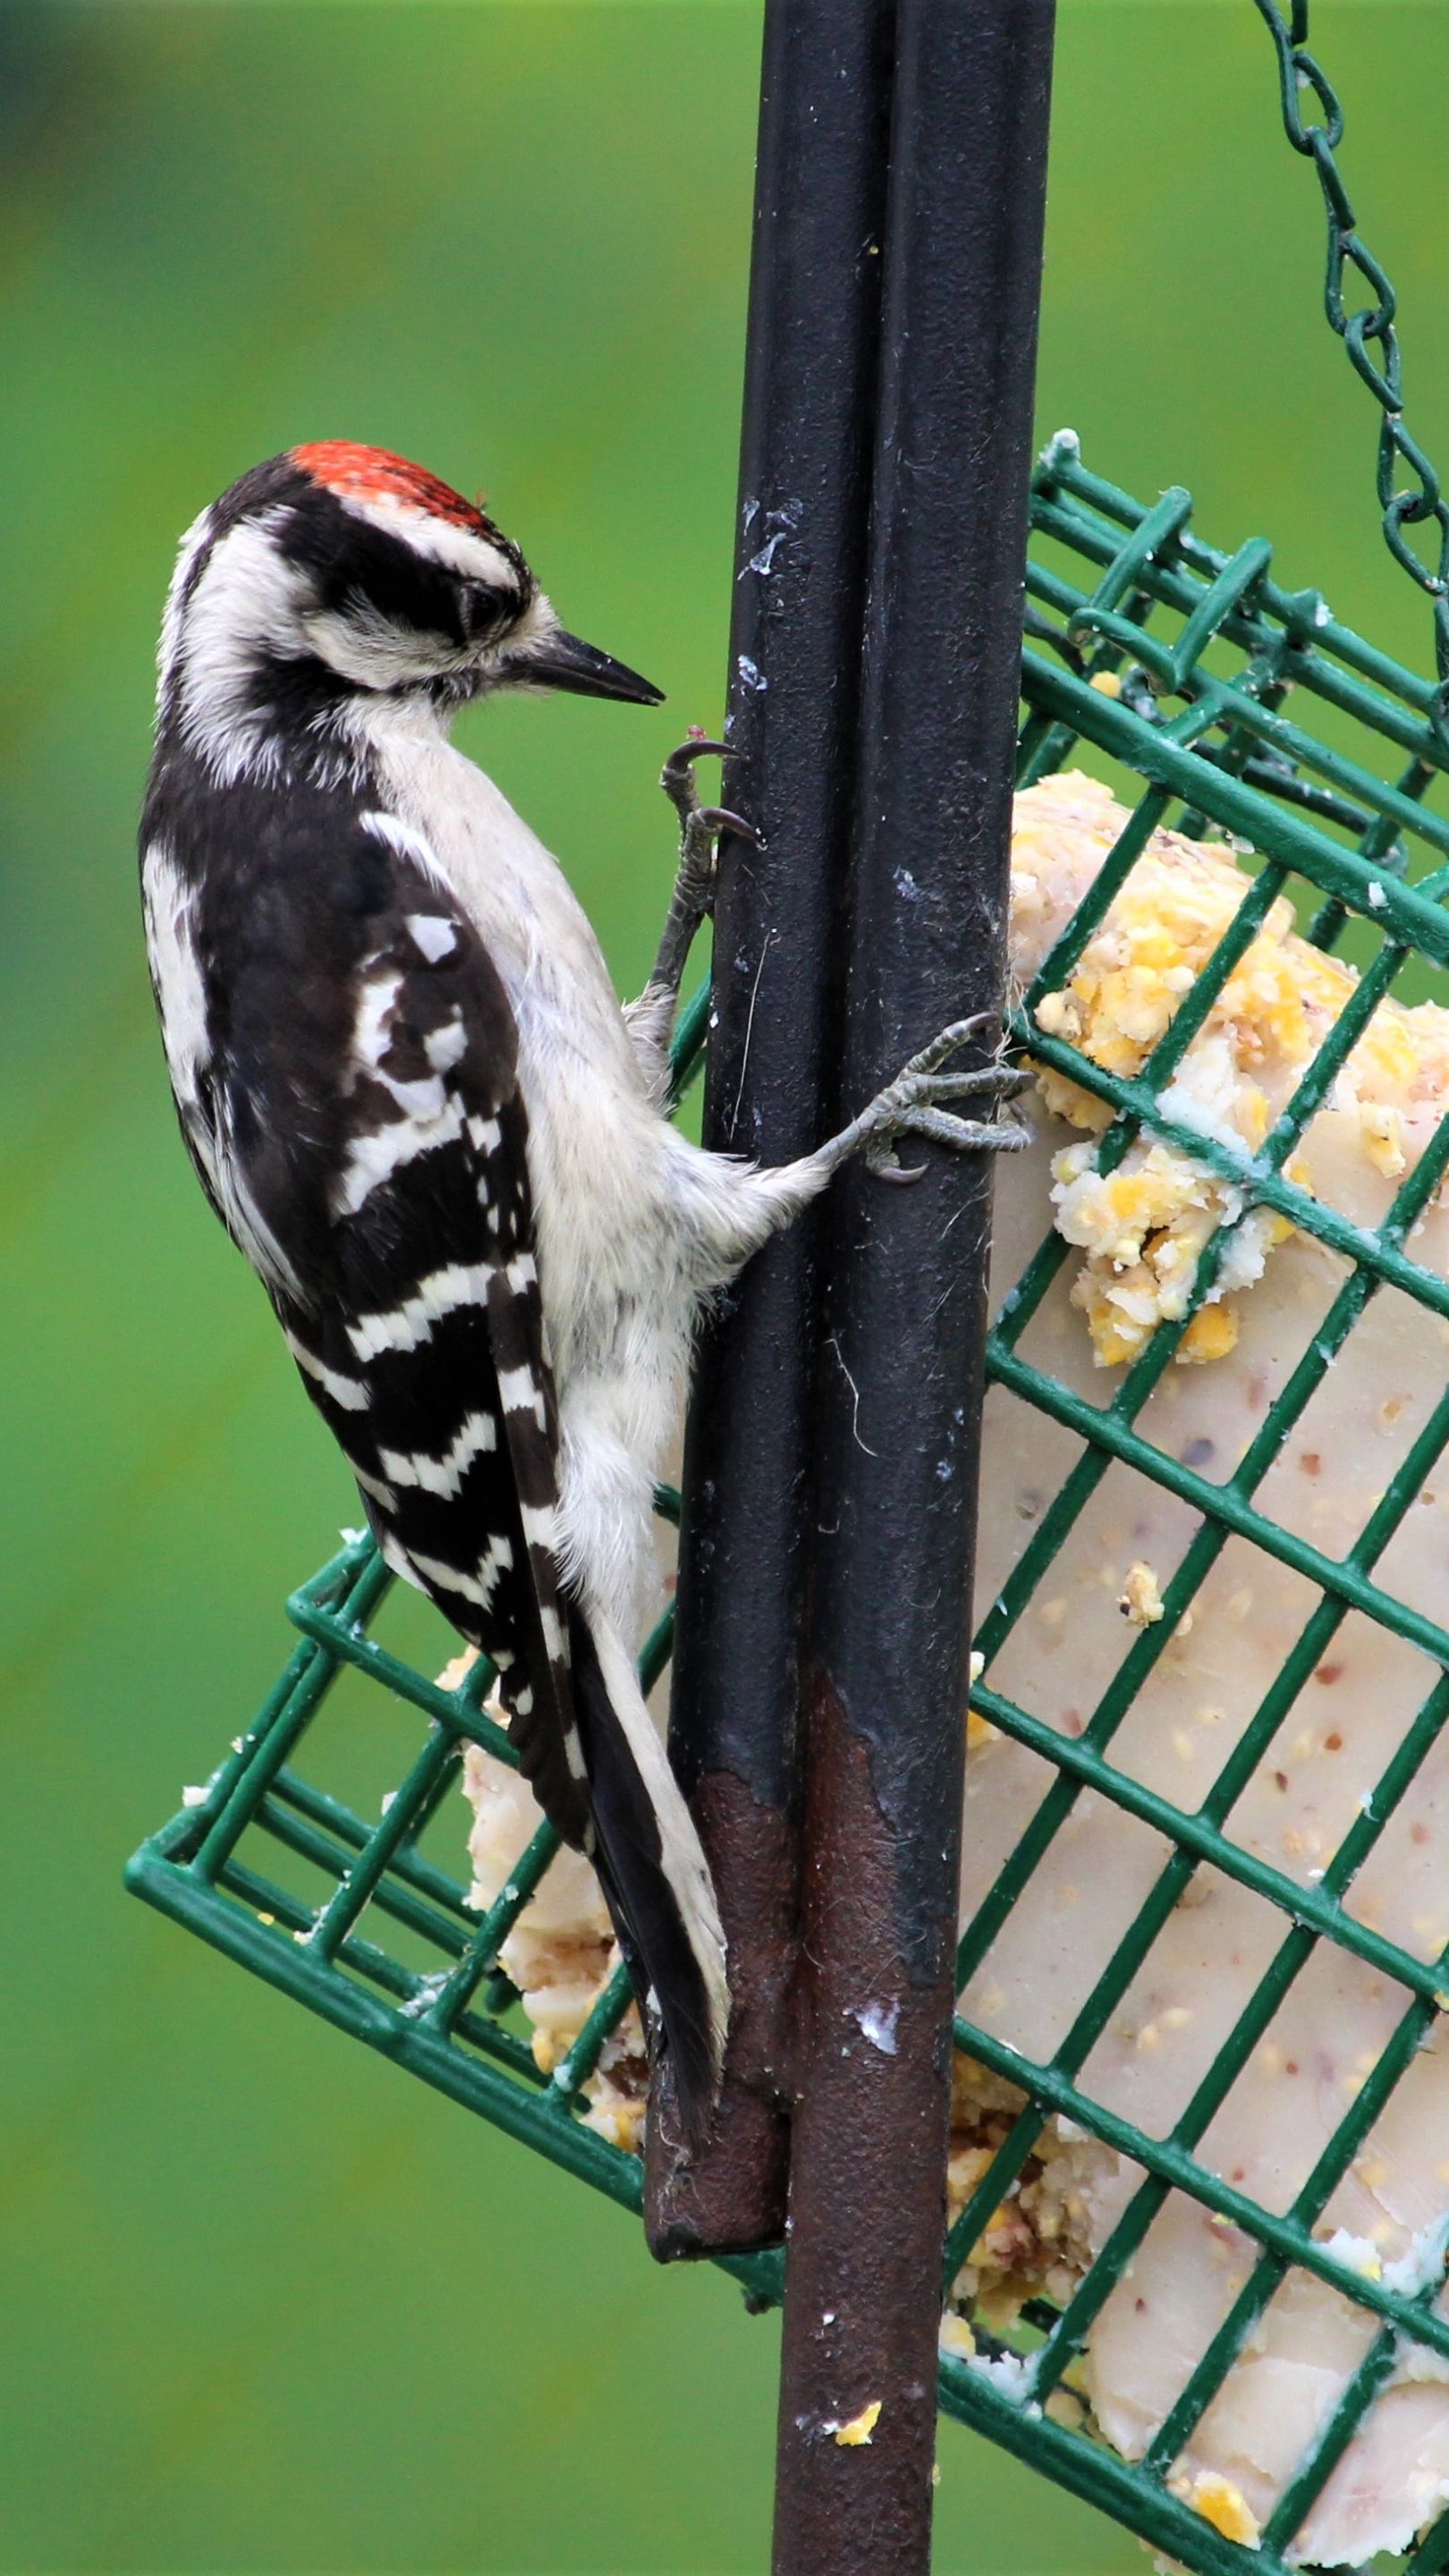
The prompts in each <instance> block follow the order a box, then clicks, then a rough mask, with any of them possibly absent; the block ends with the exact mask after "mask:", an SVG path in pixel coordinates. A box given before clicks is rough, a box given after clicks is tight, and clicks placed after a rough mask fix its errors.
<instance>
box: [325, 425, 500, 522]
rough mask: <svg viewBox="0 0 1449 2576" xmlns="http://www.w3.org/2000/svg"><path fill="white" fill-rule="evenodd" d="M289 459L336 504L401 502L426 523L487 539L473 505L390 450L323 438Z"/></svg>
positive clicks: (345, 439) (482, 518)
mask: <svg viewBox="0 0 1449 2576" xmlns="http://www.w3.org/2000/svg"><path fill="white" fill-rule="evenodd" d="M291 455H292V462H293V464H294V465H300V466H301V468H302V471H303V473H304V474H310V475H311V477H312V480H313V481H314V483H322V484H325V485H326V488H327V490H328V491H329V492H335V493H337V495H338V497H339V498H340V499H341V500H344V501H387V500H393V501H406V502H409V503H410V504H411V506H412V507H413V508H414V509H415V510H426V511H427V512H428V514H429V516H430V517H431V518H434V519H448V520H451V522H452V524H453V526H454V527H457V528H470V529H472V531H473V532H474V534H475V535H478V536H488V535H491V534H492V527H491V522H490V521H489V520H488V519H487V518H486V517H485V515H484V513H483V511H482V510H480V509H478V508H476V507H475V505H474V503H473V502H471V501H465V500H464V498H463V495H462V493H461V492H455V491H454V490H453V487H452V485H451V484H450V483H444V482H442V481H440V479H439V477H438V476H437V475H436V474H429V473H428V472H427V471H426V469H425V468H424V467H423V466H421V465H410V464H409V463H408V460H407V458H406V457H405V456H394V455H393V453H392V451H391V449H390V448H386V447H361V446H359V445H358V444H357V442H356V441H355V440H353V439H350V438H322V439H318V440H316V441H315V442H314V443H313V444H312V445H310V446H307V447H294V448H293V449H292V451H291Z"/></svg>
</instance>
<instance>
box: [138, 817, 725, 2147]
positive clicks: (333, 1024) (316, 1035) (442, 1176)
mask: <svg viewBox="0 0 1449 2576" xmlns="http://www.w3.org/2000/svg"><path fill="white" fill-rule="evenodd" d="M298 819H299V818H298V816H297V814H296V812H295V809H294V810H293V813H292V815H291V817H290V818H289V823H290V831H289V843H290V847H289V852H288V857H289V863H290V864H289V869H288V872H287V875H286V880H285V883H283V881H282V876H281V872H280V871H279V873H278V880H277V884H276V894H275V899H274V900H270V901H268V902H266V903H259V901H258V898H257V892H256V878H255V874H254V876H253V880H252V885H251V888H250V891H249V896H248V900H247V903H246V906H245V912H244V916H241V917H238V918H235V919H233V920H232V921H231V922H230V923H226V922H223V921H222V920H220V919H219V918H218V917H213V919H212V922H211V936H210V938H208V937H207V936H206V935H205V925H201V927H200V930H198V925H197V924H195V923H192V924H191V925H190V926H189V928H188V936H189V937H192V938H193V944H194V943H195V939H196V938H197V937H198V936H199V937H200V948H201V951H202V952H209V953H200V954H197V955H196V957H195V958H194V961H193V962H194V965H195V970H196V974H197V975H198V976H199V977H200V978H201V979H202V980H206V979H207V977H208V975H210V980H211V983H212V987H213V990H212V994H211V1007H210V1009H209V1010H208V1013H207V1014H206V1024H207V1034H206V1039H205V1043H204V1045H200V1046H198V1047H197V1048H196V1049H195V1050H193V1052H192V1057H191V1059H190V1060H189V1061H188V1062H187V1064H185V1065H179V1060H178V1054H177V1051H176V1049H175V1048H174V1047H173V1044H172V1027H173V1024H174V1018H175V1014H174V1011H173V1012H170V1013H168V1010H167V1008H166V1004H165V999H164V996H163V1021H165V1022H166V1023H167V1026H168V1053H169V1054H171V1055H172V1073H173V1082H174V1083H175V1087H176V1091H177V1100H178V1107H179V1108H180V1109H181V1114H182V1123H183V1127H184V1128H185V1130H186V1133H187V1138H188V1142H189V1144H190V1145H191V1149H192V1152H193V1156H194V1158H195V1160H196V1161H197V1164H198V1168H199V1169H200V1171H201V1174H202V1177H203V1180H204V1181H205V1183H206V1186H207V1188H208V1191H209V1193H210V1195H211V1196H212V1198H213V1200H214V1202H215V1203H216V1205H217V1206H218V1208H219V1209H220V1211H221V1213H222V1215H223V1218H224V1220H225V1222H226V1223H227V1225H228V1227H229V1229H230V1231H231V1232H232V1234H233V1236H234V1237H235V1239H236V1240H237V1242H238V1243H239V1244H240V1246H241V1247H242V1249H243V1250H244V1251H245V1252H246V1253H247V1254H248V1256H249V1258H250V1259H251V1260H252V1262H253V1264H254V1266H255V1267H256V1268H257V1269H258V1271H259V1272H260V1274H261V1276H262V1278H263V1280H264V1282H265V1284H266V1286H267V1289H268V1292H269V1294H270V1296H271V1299H272V1303H273V1305H274V1306H275V1308H276V1311H277V1314H278V1316H279V1318H280V1320H281V1323H282V1326H283V1329H284V1331H285V1333H286V1336H287V1340H288V1342H289V1344H290V1346H291V1349H292V1352H293V1355H294V1357H295V1359H296V1361H297V1364H298V1367H299V1369H300V1371H301V1373H302V1376H303V1380H304V1382H305V1384H306V1387H307V1391H308V1393H309V1395H310V1396H311V1397H312V1400H313V1402H314V1403H315V1404H316V1405H317V1407H318V1409H319V1410H320V1412H321V1413H322V1415H323V1417H324V1419H325V1420H326V1422H327V1424H328V1426H329V1428H330V1429H331V1430H332V1432H333V1434H334V1436H335V1437H336V1439H337V1441H338V1443H339V1446H340V1447H341V1448H342V1450H343V1452H344V1454H345V1456H346V1457H347V1460H348V1463H349V1465H350V1466H351V1468H352V1471H353V1474H354V1475H355V1477H356V1479H357V1483H358V1487H359V1489H360V1491H361V1494H362V1497H363V1501H364V1505H365V1507H366V1510H367V1513H368V1517H369V1519H370V1521H371V1523H372V1526H373V1528H374V1530H375V1532H376V1534H377V1537H378V1540H379V1543H380V1545H381V1547H382V1549H383V1552H384V1554H385V1556H386V1558H387V1560H388V1563H389V1564H390V1565H391V1566H393V1567H394V1568H395V1570H396V1571H397V1572H398V1573H399V1574H401V1575H403V1576H405V1577H406V1578H407V1579H408V1580H409V1581H410V1582H412V1583H415V1584H416V1585H417V1586H418V1587H419V1588H420V1589H421V1590H422V1591H423V1592H425V1593H426V1594H427V1595H428V1596H429V1597H430V1598H431V1599H432V1600H433V1601H434V1602H436V1604H437V1605H438V1607H439V1608H440V1609H441V1610H442V1612H443V1613H444V1615H445V1616H446V1617H447V1618H448V1620H449V1621H450V1622H451V1623H452V1625H453V1626H454V1627H455V1628H456V1629H457V1630H458V1632H459V1633H460V1634H461V1635H462V1636H464V1637H465V1638H467V1639H468V1640H469V1641H470V1643H472V1644H474V1645H476V1646H478V1647H479V1648H481V1649H482V1651H483V1652H485V1653H486V1654H487V1655H489V1656H490V1657H491V1658H492V1660H493V1661H494V1662H495V1663H496V1665H497V1666H498V1669H499V1692H500V1697H501V1698H502V1700H503V1704H504V1707H505V1709H506V1711H507V1714H508V1726H509V1734H510V1737H511V1740H512V1741H513V1743H514V1745H515V1746H516V1748H517V1751H518V1756H519V1762H520V1767H521V1769H522V1771H523V1773H524V1776H525V1778H526V1779H527V1780H528V1781H529V1783H530V1785H531V1786H532V1788H533V1789H534V1792H535V1794H536V1795H537V1797H538V1800H539V1803H540V1805H541V1806H542V1808H543V1810H544V1812H545V1814H546V1815H547V1816H548V1817H549V1818H550V1820H551V1822H552V1823H553V1824H554V1825H555V1826H556V1827H557V1828H558V1830H559V1832H560V1833H561V1834H562V1835H563V1836H564V1837H565V1839H566V1840H567V1841H569V1842H571V1843H573V1844H575V1845H576V1846H578V1847H580V1848H582V1849H584V1850H586V1851H588V1852H589V1853H590V1854H591V1856H592V1857H593V1858H594V1861H595V1864H596V1867H597V1868H598V1872H599V1877H600V1881H601V1884H602V1885H603V1888H604V1892H605V1895H606V1897H607V1898H608V1901H609V1905H610V1911H611V1913H612V1915H613V1917H614V1921H615V1925H616V1928H617V1930H618V1932H619V1936H620V1939H621V1942H622V1943H623V1945H624V1947H625V1950H626V1955H628V1956H629V1959H630V1964H631V1968H633V1969H634V1971H635V1974H636V1981H637V1982H638V1983H639V1984H640V1985H641V1987H652V1988H653V1990H654V1993H655V1996H656V1998H657V2000H658V2004H659V2008H660V2014H661V2018H662V2020H663V2024H664V2028H665V2032H666V2035H667V2038H668V2042H669V2046H670V2051H671V2055H672V2057H673V2059H674V2062H675V2067H676V2073H677V2080H678V2085H679V2094H680V2101H681V2108H682V2109H683V2110H684V2112H685V2116H686V2119H687V2120H688V2121H689V2122H690V2123H691V2125H695V2126H697V2125H698V2124H699V2122H700V2121H701V2120H702V2118H703V2116H704V2114H705V2113H706V2112H707V2109H708V2104H709V2100H710V2098H711V2097H712V2094H713V2091H714V2089H715V2083H716V2079H717V2074H718V2064H719V2057H720V2050H721V2046H722V2040H723V2028H724V2013H725V2010H726V2008H727V1993H726V1990H725V1985H724V1972H723V1945H722V1941H721V1938H720V1934H719V1928H718V1917H717V1914H716V1912H715V1908H714V1899H713V1893H712V1890H711V1889H710V1886H709V1881H708V1873H707V1871H706V1869H705V1866H704V1862H703V1857H702V1854H701V1853H700V1851H699V1846H698V1841H697V1837H696V1836H695V1834H694V1830H693V1827H692V1825H691V1823H690V1821H689V1818H688V1813H687V1810H686V1809H685V1807H684V1804H683V1801H682V1799H681V1797H680V1794H679V1791H678V1788H677V1785H676V1784H675V1782H674V1780H673V1777H672V1775H671V1774H670V1772H669V1770H668V1765H667V1761H666V1760H665V1757H664V1753H663V1748H662V1747H661V1746H660V1744H659V1740H658V1737H657V1735H656V1734H655V1732H654V1730H653V1727H652V1725H651V1723H650V1720H649V1717H648V1713H647V1711H646V1710H645V1708H644V1705H643V1702H642V1700H641V1698H640V1696H639V1693H638V1689H637V1685H636V1683H635V1680H634V1677H633V1674H632V1670H631V1669H630V1668H629V1666H628V1662H627V1658H626V1657H624V1656H623V1654H622V1652H621V1651H620V1649H619V1641H618V1640H617V1639H615V1638H613V1637H612V1635H611V1634H608V1633H605V1632H603V1631H602V1630H601V1629H600V1628H599V1627H598V1626H597V1624H596V1623H595V1622H594V1621H592V1620H591V1618H590V1617H589V1615H588V1613H587V1610H586V1607H585V1605H584V1604H583V1603H582V1602H581V1601H579V1600H578V1599H577V1598H574V1597H571V1596H570V1594H569V1593H568V1591H567V1589H566V1586H565V1584H564V1581H563V1578H562V1575H561V1570H560V1564H559V1555H558V1523H557V1513H558V1500H559V1496H558V1475H559V1444H558V1426H557V1418H556V1408H555V1399H554V1387H553V1379H552V1374H551V1371H550V1367H549V1360H548V1350H547V1338H546V1330H545V1318H544V1308H543V1302H542V1298H541V1294H540V1283H539V1278H538V1271H537V1266H536V1254H535V1238H534V1221H533V1208H532V1202H531V1195H530V1185H529V1166H528V1122H527V1113H526V1108H525V1104H524V1101H523V1098H522V1096H521V1092H520V1088H519V1079H518V1049H517V1032H516V1028H515V1024H514V1019H513V1014H512V1010H511V1008H510V1005H509V1001H508V997H507V994H506V992H505V990H504V987H503V984H502V981H501V979H500V977H499V975H498V973H497V970H496V968H495V967H494V965H493V962H492V960H491V959H490V957H489V956H488V954H487V952H486V949H485V948H484V946H483V944H482V942H481V941H480V939H479V938H478V936H477V934H476V932H475V931H474V930H473V929H472V927H471V925H470V924H469V923H468V922H467V921H466V920H465V919H464V918H463V917H462V915H461V913H460V911H459V909H458V908H457V907H456V905H454V904H453V903H452V901H451V900H450V899H449V898H448V896H447V895H446V894H445V893H444V892H442V891H441V889H440V887H439V884H438V881H437V879H436V878H435V877H434V875H433V874H432V872H431V871H430V870H429V869H427V868H426V867H425V866H424V865H423V864H421V863H420V861H419V860H415V859H414V858H413V857H411V856H410V855H409V854H408V852H407V851H406V849H405V848H400V847H399V842H400V840H401V839H402V837H403V836H402V835H401V833H400V831H399V830H396V829H393V830H385V831H382V832H380V830H379V826H382V825H383V821H384V818H382V817H364V818H358V820H357V821H355V822H354V823H352V825H351V827H350V832H349V833H348V837H347V846H346V847H345V848H342V849H339V848H338V847H337V846H336V843H335V841H334V842H333V843H332V846H331V847H330V849H329V853H328V867H327V871H326V876H325V880H323V881H322V882H323V883H325V897H323V898H322V899H320V900H319V899H318V895H317V893H315V892H314V893H313V895H312V896H310V897H309V894H308V891H307V881H306V871H305V869H304V868H302V867H301V865H300V864H299V862H300V859H301V857H302V855H303V853H301V852H300V851H299V850H298V848H297V846H296V835H297V825H298ZM333 828H334V831H335V820H334V826H333ZM157 882H160V881H159V880H158V881H157ZM168 901H169V898H168ZM148 902H149V906H150V909H151V911H152V913H153V914H154V913H155V912H156V909H157V906H156V902H155V900H154V887H153V886H152V885H149V884H148ZM163 908H164V907H163ZM215 914H216V906H215V904H214V905H213V916H215ZM167 917H168V919H174V920H183V918H184V917H183V915H181V914H177V913H175V911H174V907H172V909H171V911H170V912H168V915H167ZM160 935H161V938H162V940H163V943H164V938H165V936H166V935H167V934H166V928H165V923H164V922H163V923H162V924H161V929H160ZM156 940H157V927H156V924H155V922H154V921H153V957H154V956H155V955H156ZM213 957H214V958H216V959H217V960H224V961H225V964H226V976H225V981H224V983H223V981H222V979H221V977H220V975H219V973H217V972H213V971H212V969H211V958H213ZM164 980H165V977H164V973H163V974H158V991H160V989H161V986H162V984H163V982H164ZM178 1071H179V1072H180V1074H181V1076H182V1077H183V1078H181V1079H178Z"/></svg>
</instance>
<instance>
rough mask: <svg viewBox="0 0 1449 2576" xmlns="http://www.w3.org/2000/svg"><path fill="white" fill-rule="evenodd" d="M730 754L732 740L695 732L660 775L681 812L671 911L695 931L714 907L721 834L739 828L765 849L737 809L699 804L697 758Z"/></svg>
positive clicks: (744, 837)
mask: <svg viewBox="0 0 1449 2576" xmlns="http://www.w3.org/2000/svg"><path fill="white" fill-rule="evenodd" d="M728 757H729V746H728V744H727V743H723V742H711V741H710V740H709V739H708V737H707V736H706V735H704V734H702V733H691V735H690V737H689V739H688V741H687V742H682V743H681V744H680V745H679V748H678V750H677V751H671V753H670V755H669V758H668V759H667V760H666V762H665V764H664V767H663V769H662V770H661V771H660V773H659V784H660V786H661V787H662V788H663V790H664V793H665V795H666V796H667V797H668V799H669V802H670V804H671V805H672V806H673V808H674V810H675V813H676V814H677V815H678V816H679V867H678V871H677V874H676V876H675V880H674V896H673V900H672V902H671V904H670V907H669V909H670V914H671V917H673V918H675V919H677V920H678V921H679V922H680V923H683V922H685V921H688V922H689V923H690V924H691V926H692V931H693V930H697V929H698V928H699V925H700V923H701V922H702V921H705V920H707V919H708V917H709V915H710V914H711V913H712V912H713V910H714V885H715V850H716V846H717V844H718V841H719V837H720V834H721V833H722V832H734V833H737V834H738V835H739V837H740V839H741V840H744V841H749V842H750V843H752V845H753V846H754V848H755V849H757V850H758V849H763V847H764V843H763V842H762V840H761V838H760V835H759V833H758V832H757V831H756V829H755V827H754V825H753V823H747V822H746V821H745V818H744V816H743V815H742V814H735V813H732V812H731V810H730V808H729V807H728V806H727V805H702V804H701V803H700V799H699V789H698V785H697V783H696V780H695V775H694V765H695V762H696V761H698V760H725V759H727V758H728Z"/></svg>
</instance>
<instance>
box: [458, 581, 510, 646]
mask: <svg viewBox="0 0 1449 2576" xmlns="http://www.w3.org/2000/svg"><path fill="white" fill-rule="evenodd" d="M504 610H505V602H504V601H503V600H502V599H501V598H500V597H499V595H498V592H497V591H496V590H492V589H490V588H489V586H488V584H487V582H486V581H465V582H462V583H460V585H459V589H458V622H459V624H460V626H461V627H462V630H463V641H464V643H465V644H478V643H481V642H482V641H483V640H484V639H485V637H487V636H488V635H490V634H491V633H492V631H493V629H494V627H496V626H497V625H499V624H500V623H501V621H502V618H503V615H504Z"/></svg>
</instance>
